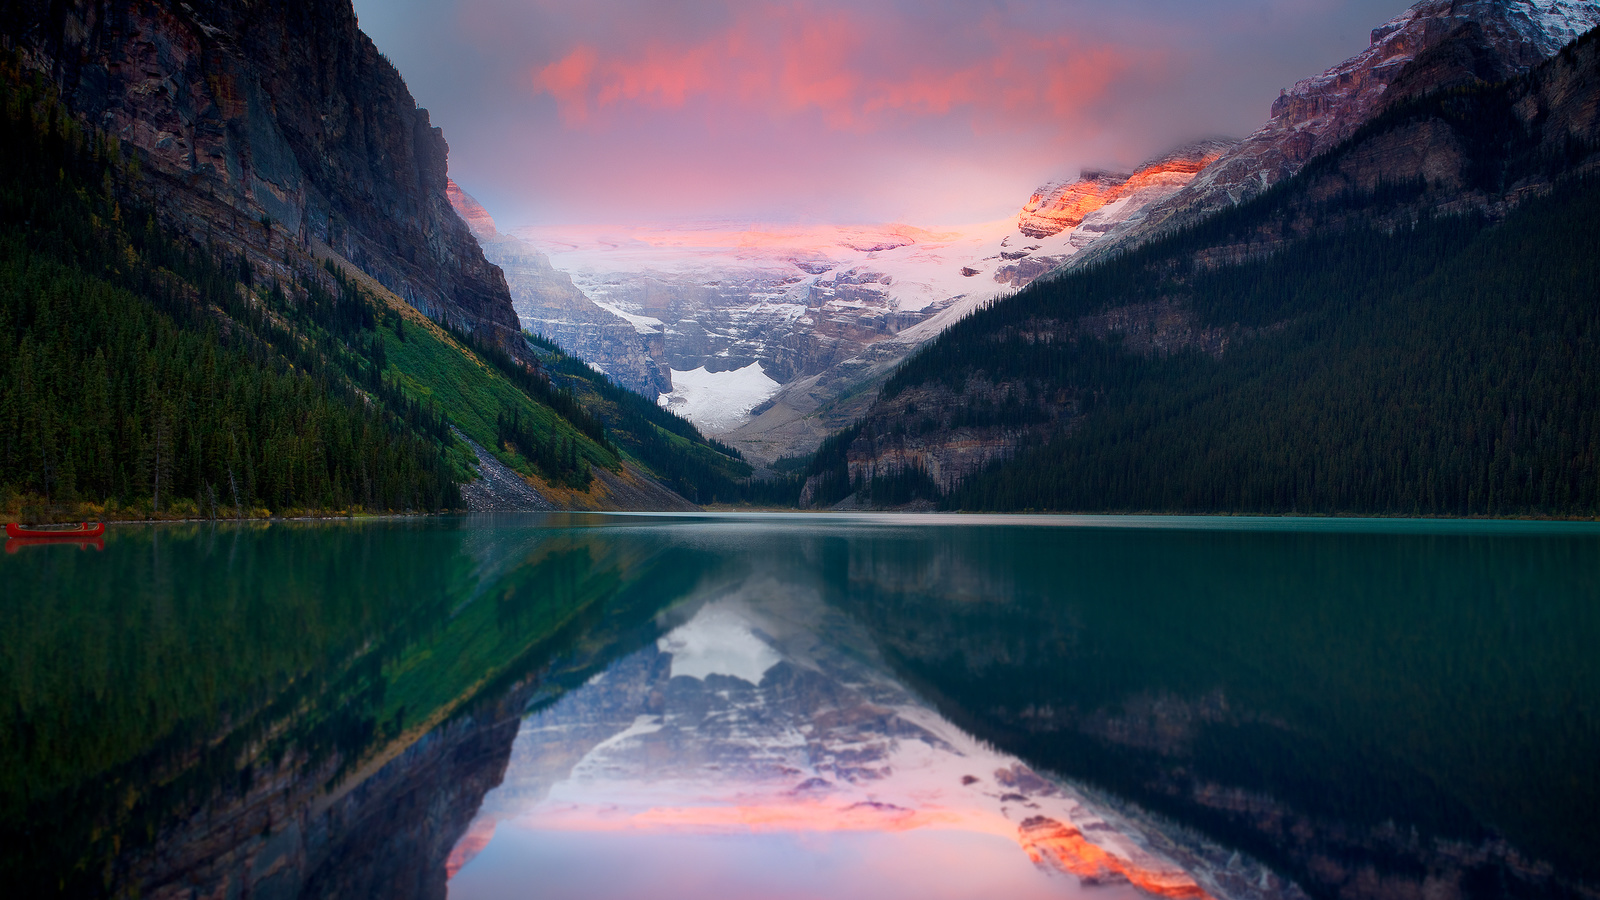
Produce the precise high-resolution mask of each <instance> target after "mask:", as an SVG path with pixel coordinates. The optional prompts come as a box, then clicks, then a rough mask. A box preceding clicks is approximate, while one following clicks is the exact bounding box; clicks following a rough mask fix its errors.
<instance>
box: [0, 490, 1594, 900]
mask: <svg viewBox="0 0 1600 900" xmlns="http://www.w3.org/2000/svg"><path fill="white" fill-rule="evenodd" d="M957 521H959V524H954V525H953V524H950V523H951V522H952V520H951V519H948V518H933V519H917V518H905V517H875V518H867V517H859V518H847V519H836V518H835V519H829V518H821V517H785V516H774V517H715V516H708V517H677V518H651V517H634V518H627V517H601V516H587V517H530V518H509V519H474V520H464V521H463V520H434V521H425V522H406V521H402V522H370V523H356V524H335V525H327V524H318V525H310V524H305V525H298V524H291V525H283V524H279V525H273V526H270V527H256V526H244V527H219V528H211V527H195V526H184V527H162V528H150V529H113V531H112V532H111V533H110V534H109V535H108V536H107V538H106V540H105V546H104V549H103V551H102V552H94V551H92V550H91V551H90V552H84V551H82V550H80V549H77V548H73V547H49V546H42V547H34V546H25V547H19V548H17V552H16V553H9V552H8V553H6V554H0V584H3V585H4V588H5V590H4V594H3V596H0V695H3V696H4V697H5V698H6V699H7V701H8V702H7V703H6V704H4V705H0V867H3V871H5V872H6V873H7V875H8V877H9V878H10V881H9V884H11V885H15V888H16V889H17V890H18V891H19V892H20V893H21V894H22V895H25V896H50V895H55V894H71V895H81V896H103V895H126V896H132V895H135V894H137V895H140V896H152V895H153V896H171V897H180V896H181V897H188V896H194V895H201V894H203V895H207V896H245V895H248V896H273V897H278V896H283V897H287V896H296V895H298V896H307V897H313V896H329V895H341V896H375V895H383V896H394V897H413V896H416V897H423V896H426V897H440V896H443V895H445V894H446V893H447V892H448V893H451V894H455V895H457V896H460V897H496V896H508V895H510V894H516V895H518V896H525V895H529V894H533V895H538V896H574V897H578V896H582V897H603V896H638V895H639V894H641V893H644V892H646V891H648V892H650V893H653V894H663V895H666V896H677V895H688V894H696V895H702V894H716V895H728V896H750V895H767V894H770V895H773V896H818V895H827V896H844V897H848V896H867V895H869V894H870V895H873V896H875V897H882V896H903V895H907V894H925V895H927V896H933V897H941V896H945V897H965V896H981V895H989V894H1004V895H1014V896H1022V897H1027V896H1064V895H1065V896H1071V895H1085V896H1094V897H1107V898H1110V897H1127V896H1141V895H1142V896H1149V895H1157V894H1166V895H1170V896H1199V895H1201V894H1202V893H1204V894H1207V895H1210V896H1214V897H1262V896H1297V895H1299V893H1300V892H1301V889H1302V888H1303V889H1304V890H1305V891H1306V892H1309V893H1311V894H1313V895H1325V896H1334V895H1338V896H1351V897H1363V896H1366V897H1384V896H1412V895H1416V896H1422V895H1426V896H1437V897H1457V896H1467V897H1472V896H1477V897H1498V896H1518V895H1522V896H1574V897H1583V896H1592V895H1593V891H1592V888H1591V887H1589V885H1592V884H1594V883H1596V881H1597V879H1600V827H1597V826H1596V825H1595V820H1594V817H1593V810H1594V809H1595V808H1600V767H1597V766H1595V765H1594V760H1595V759H1600V708H1597V707H1600V656H1597V655H1596V654H1594V652H1593V648H1594V647H1595V646H1596V645H1597V643H1600V529H1596V528H1595V527H1593V526H1558V525H1536V524H1498V523H1444V524H1438V523H1422V524H1418V523H1395V522H1387V523H1352V522H1324V523H1318V522H1295V521H1283V520H1267V521H1241V522H1230V521H1218V520H1205V521H1200V522H1196V521H1193V520H1164V519H1155V520H1137V519H1115V520H1096V519H1087V520H1027V522H1026V524H1019V522H1018V521H1017V520H1011V519H1003V518H1001V519H994V520H977V519H962V520H957ZM9 549H11V548H9V547H8V550H9ZM1254 860H1259V862H1255V861H1254ZM619 861H626V864H625V865H623V864H619Z"/></svg>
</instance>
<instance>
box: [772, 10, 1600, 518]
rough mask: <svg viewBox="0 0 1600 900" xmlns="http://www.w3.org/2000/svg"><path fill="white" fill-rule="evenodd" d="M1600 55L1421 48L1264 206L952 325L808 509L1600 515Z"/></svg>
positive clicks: (1468, 30)
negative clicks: (1379, 98) (1494, 76)
mask: <svg viewBox="0 0 1600 900" xmlns="http://www.w3.org/2000/svg"><path fill="white" fill-rule="evenodd" d="M1463 6H1464V5H1463ZM1432 8H1433V5H1432V4H1422V5H1421V6H1419V7H1418V9H1421V10H1428V9H1432ZM1496 8H1497V9H1498V8H1499V7H1496ZM1589 12H1592V11H1591V10H1585V14H1588V13H1589ZM1404 18H1405V17H1402V19H1404ZM1491 24H1493V23H1491ZM1456 33H1457V34H1458V35H1460V36H1461V37H1462V39H1463V40H1464V41H1466V42H1467V43H1466V44H1457V45H1454V47H1455V48H1457V49H1459V48H1460V47H1462V46H1477V44H1476V43H1474V42H1477V41H1478V40H1479V37H1480V36H1482V35H1486V34H1494V33H1496V32H1495V29H1493V28H1489V27H1481V26H1479V25H1476V24H1474V23H1471V22H1468V23H1465V24H1458V26H1457V28H1456ZM1433 46H1434V47H1435V49H1438V48H1441V47H1446V45H1445V44H1435V45H1433ZM1441 52H1444V51H1441ZM1448 52H1449V53H1450V54H1452V56H1451V58H1456V55H1457V52H1456V49H1450V50H1448ZM1519 52H1521V51H1519ZM1527 52H1530V53H1531V52H1534V50H1528V51H1527ZM1502 55H1503V56H1506V57H1511V58H1515V57H1516V54H1514V53H1511V52H1510V50H1509V49H1508V50H1506V51H1505V52H1504V53H1503V54H1502ZM1597 57H1600V54H1597V42H1596V39H1595V37H1594V32H1590V33H1588V34H1586V35H1585V36H1584V37H1583V38H1581V39H1580V40H1578V41H1577V42H1575V43H1573V44H1570V45H1568V46H1567V47H1566V48H1564V49H1562V50H1561V51H1560V52H1559V53H1557V54H1556V56H1555V57H1554V58H1552V59H1549V60H1547V61H1546V62H1544V63H1542V64H1540V65H1539V66H1537V67H1535V68H1533V69H1532V70H1530V71H1529V72H1527V73H1526V74H1524V75H1521V76H1517V77H1515V78H1512V79H1510V80H1506V81H1498V82H1490V81H1487V80H1484V79H1478V80H1477V81H1475V82H1471V83H1461V82H1460V81H1459V80H1457V77H1456V76H1457V75H1458V74H1459V70H1458V69H1456V68H1453V67H1450V66H1440V65H1439V64H1438V57H1437V56H1436V55H1434V54H1429V53H1423V54H1420V55H1418V56H1416V57H1415V58H1412V59H1411V60H1410V61H1409V62H1407V63H1405V64H1404V65H1402V66H1400V67H1399V70H1398V71H1395V72H1392V73H1389V75H1388V83H1389V84H1390V85H1391V86H1392V85H1410V87H1409V88H1408V90H1409V92H1410V96H1411V97H1412V99H1407V100H1402V101H1400V102H1397V103H1394V104H1391V105H1389V106H1384V107H1379V111H1378V112H1377V113H1376V114H1375V115H1374V116H1372V117H1371V118H1369V119H1367V120H1366V121H1365V122H1364V123H1362V124H1360V126H1359V127H1356V128H1354V129H1353V130H1351V131H1350V133H1349V136H1348V137H1347V138H1346V139H1345V140H1344V141H1343V142H1341V143H1338V144H1337V145H1335V146H1334V147H1333V148H1332V149H1330V150H1328V151H1327V152H1325V153H1323V154H1321V155H1319V156H1316V157H1314V158H1312V159H1311V160H1310V161H1309V162H1306V163H1305V164H1304V165H1301V166H1300V167H1299V170H1298V172H1297V173H1296V174H1295V175H1293V176H1291V177H1288V178H1286V179H1284V180H1281V181H1278V182H1277V183H1276V184H1275V185H1274V186H1273V187H1272V188H1271V189H1269V190H1266V191H1264V192H1262V193H1260V194H1259V195H1258V196H1256V198H1255V199H1253V200H1250V201H1247V202H1245V203H1242V204H1239V205H1236V206H1232V207H1229V208H1227V209H1225V210H1222V211H1221V212H1219V213H1214V214H1212V215H1211V216H1209V217H1203V218H1199V219H1198V221H1197V223H1196V224H1193V225H1190V226H1187V227H1186V228H1182V229H1179V230H1177V231H1173V232H1170V233H1168V234H1167V235H1166V236H1164V237H1161V238H1158V239H1154V240H1151V241H1149V242H1148V243H1145V244H1144V245H1142V246H1140V247H1139V248H1138V249H1135V250H1131V251H1126V252H1123V253H1121V254H1117V255H1109V256H1103V257H1102V258H1101V261H1100V262H1099V263H1098V264H1094V265H1085V266H1083V267H1081V268H1077V269H1075V270H1073V271H1070V272H1069V273H1067V274H1066V275H1063V276H1061V277H1057V278H1052V279H1048V280H1044V281H1040V282H1036V283H1035V284H1034V285H1033V287H1031V288H1030V289H1028V290H1025V291H1023V292H1021V293H1019V294H1018V295H1017V296H1015V297H1013V298H1010V299H1008V300H1005V301H1002V302H1000V303H997V304H995V305H994V306H992V307H990V308H988V309H986V310H984V311H982V312H980V313H978V314H975V315H973V316H972V317H970V318H968V319H967V320H965V321H963V322H961V323H960V324H958V325H956V326H953V327H952V328H951V329H949V330H948V331H946V332H945V333H944V334H943V335H942V336H941V337H940V338H939V339H938V340H936V341H935V342H933V343H932V344H930V345H929V346H928V347H927V348H925V349H924V350H923V351H922V352H921V353H919V354H918V355H917V356H915V357H913V358H912V359H910V360H909V361H908V362H907V363H906V364H905V365H904V366H903V367H902V368H901V369H900V370H898V371H897V373H896V374H895V375H894V376H893V377H892V378H891V379H889V380H888V381H887V382H886V383H885V386H884V388H883V390H882V391H881V392H880V394H879V396H878V398H877V399H876V400H875V402H874V404H873V407H872V409H871V411H870V412H869V413H868V414H867V415H866V416H865V417H864V418H863V420H862V421H861V422H859V423H858V424H857V425H856V426H854V427H853V428H852V429H850V430H847V431H845V432H842V433H841V434H840V435H838V436H836V437H835V438H833V439H830V441H829V442H828V443H827V444H825V445H824V446H823V449H822V450H821V451H819V454H818V458H817V460H816V461H815V462H814V463H813V465H812V468H811V471H810V478H809V483H808V487H807V492H806V495H805V498H804V499H805V501H806V502H808V503H812V504H819V505H828V504H832V503H834V502H837V501H838V500H840V499H842V498H846V497H847V496H850V495H854V498H855V499H854V500H853V501H852V502H867V503H871V504H874V505H886V504H887V505H895V504H899V503H904V502H908V501H911V500H914V499H917V498H921V500H922V501H923V502H928V501H937V502H941V503H944V504H947V505H951V506H958V507H964V508H1053V509H1114V510H1185V511H1197V512H1198V511H1230V512H1231V511H1246V510H1248V511H1261V512H1289V511H1296V510H1297V511H1301V512H1308V511H1318V512H1366V513H1433V514H1451V515H1464V514H1500V515H1503V514H1507V513H1513V512H1516V513H1525V514H1544V515H1587V514H1592V513H1593V511H1594V510H1595V509H1597V508H1600V486H1597V484H1596V479H1595V477H1594V475H1593V467H1592V466H1589V465H1588V464H1587V462H1585V460H1587V459H1590V458H1592V455H1593V454H1595V453H1596V452H1597V450H1600V448H1597V446H1596V441H1597V440H1600V424H1597V420H1596V418H1595V416H1596V414H1595V411H1594V406H1593V400H1592V398H1593V397H1594V396H1595V389H1596V387H1600V385H1596V384H1595V383H1594V379H1595V373H1596V372H1600V359H1597V358H1596V357H1595V355H1594V354H1595V352H1596V351H1595V343H1594V335H1595V333H1596V332H1595V331H1594V328H1595V324H1594V320H1593V316H1594V311H1593V308H1592V302H1591V301H1590V298H1592V297H1593V296H1594V290H1595V288H1594V284H1595V283H1596V278H1597V277H1600V271H1597V269H1600V265H1597V260H1596V257H1595V256H1594V254H1593V252H1592V246H1591V245H1592V237H1590V236H1591V235H1592V234H1593V233H1594V231H1593V229H1594V228H1596V227H1597V226H1596V223H1595V221H1594V216H1595V213H1594V209H1595V208H1596V205H1595V201H1596V198H1597V196H1600V195H1597V193H1596V192H1597V190H1600V188H1597V187H1596V184H1595V181H1594V178H1593V174H1592V173H1593V172H1594V170H1595V168H1596V167H1597V166H1600V154H1597V152H1596V151H1597V149H1600V115H1597V109H1600V58H1597ZM1440 73H1443V77H1444V78H1445V80H1444V81H1443V82H1441V85H1442V86H1441V88H1440V89H1439V90H1436V91H1432V92H1430V91H1428V90H1426V89H1425V86H1426V84H1427V83H1428V80H1429V79H1432V78H1435V77H1440ZM1336 80H1337V79H1336ZM1319 83H1320V82H1319ZM1248 143H1249V142H1247V144H1248ZM1226 163H1227V157H1224V158H1223V159H1222V160H1219V161H1218V162H1217V163H1214V164H1213V167H1212V168H1215V167H1216V166H1223V165H1225V164H1226ZM1208 171H1209V170H1208ZM1205 177H1206V173H1205V172H1202V173H1201V175H1200V176H1199V178H1197V179H1196V180H1195V182H1194V184H1195V185H1199V184H1201V179H1204V178H1205ZM1194 189H1195V188H1194V187H1193V185H1191V187H1190V188H1186V189H1185V190H1190V191H1192V190H1194ZM1178 196H1179V195H1176V194H1175V195H1174V198H1173V199H1174V200H1175V199H1176V198H1177V197H1178ZM1169 202H1171V201H1169ZM1157 212H1159V209H1158V210H1153V211H1152V212H1151V214H1150V215H1152V216H1154V215H1156V214H1157ZM1196 215H1197V216H1198V215H1199V214H1198V213H1196Z"/></svg>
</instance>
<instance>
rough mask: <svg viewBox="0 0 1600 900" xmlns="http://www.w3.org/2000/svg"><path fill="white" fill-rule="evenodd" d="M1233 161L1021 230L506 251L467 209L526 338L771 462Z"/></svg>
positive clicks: (695, 239)
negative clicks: (985, 312) (976, 313)
mask: <svg viewBox="0 0 1600 900" xmlns="http://www.w3.org/2000/svg"><path fill="white" fill-rule="evenodd" d="M1231 146H1232V144H1231V142H1227V141H1215V140H1212V141H1200V142H1196V143H1194V144H1191V145H1188V146H1185V147H1181V148H1178V149H1176V150H1174V151H1172V152H1170V153H1167V154H1164V155H1162V156H1160V157H1158V158H1156V159H1153V160H1150V161H1148V162H1145V163H1143V164H1141V165H1139V166H1137V167H1135V168H1133V170H1132V172H1131V174H1120V175H1110V174H1104V173H1085V176H1084V178H1083V179H1080V180H1079V181H1076V182H1062V183H1053V184H1049V185H1046V186H1044V187H1042V188H1040V189H1039V190H1038V191H1036V192H1035V193H1034V195H1033V196H1032V197H1031V198H1030V199H1029V200H1028V202H1027V203H1026V204H1025V205H1024V206H1023V207H1022V209H1021V211H1020V212H1019V214H1018V215H1017V216H1016V217H1014V218H1011V219H1005V220H1001V221H998V222H991V223H984V224H980V225H973V226H966V227H961V228H952V229H940V230H928V229H922V228H916V227H912V226H907V225H879V226H814V227H778V226H734V225H729V226H722V225H705V226H680V227H672V228H651V227H641V226H631V227H610V228H593V227H581V226H580V227H577V228H566V227H562V228H528V229H518V230H517V237H514V238H509V237H505V236H503V235H502V234H500V233H499V232H498V231H490V230H489V229H490V228H492V220H490V219H489V218H488V216H487V213H480V212H479V211H477V209H476V208H475V206H476V204H475V203H473V202H471V201H470V198H468V197H466V196H465V195H460V196H461V197H462V200H461V201H460V203H461V209H462V215H463V217H464V218H467V219H468V220H469V221H476V222H480V223H489V224H486V225H482V226H480V227H481V228H482V229H483V230H481V231H480V233H479V238H480V239H481V240H483V241H484V242H485V243H484V247H485V251H484V252H485V253H486V254H488V256H489V257H490V258H491V259H492V260H494V261H495V262H497V263H499V264H500V265H501V266H502V267H504V268H505V270H506V273H507V278H508V279H509V280H510V282H511V290H512V295H513V297H515V298H516V301H517V310H518V313H519V314H520V315H521V316H522V320H523V323H524V325H525V326H526V327H528V328H529V329H531V330H534V331H537V332H539V333H541V334H544V335H546V336H547V337H550V338H552V339H553V340H556V341H557V342H559V343H561V344H562V345H563V346H565V347H568V348H569V349H571V350H573V351H574V352H575V353H576V354H577V355H578V356H579V357H581V358H583V359H585V360H587V361H589V362H591V363H593V364H594V365H596V366H598V367H599V368H601V369H602V370H604V371H606V372H607V373H609V374H611V375H612V376H613V377H615V378H617V379H618V380H619V382H621V383H623V384H627V385H629V386H631V387H635V388H636V389H641V390H643V389H645V388H648V387H650V386H652V385H659V387H658V390H659V392H660V393H661V394H662V395H664V397H663V402H665V403H668V404H669V405H670V406H671V408H673V409H675V410H679V411H681V412H682V413H683V414H684V415H685V416H686V417H687V418H689V419H690V420H692V421H694V422H695V424H696V425H698V426H699V427H701V428H703V429H705V430H707V431H709V432H711V433H713V434H716V435H718V437H719V438H720V439H722V440H724V441H726V442H728V443H730V444H732V445H734V446H736V447H738V448H740V449H741V450H742V451H744V452H746V453H748V454H750V455H751V456H752V457H753V458H758V459H761V460H764V461H768V462H770V461H772V460H774V459H777V458H779V457H783V456H786V455H795V454H801V453H809V452H810V451H811V450H813V449H815V447H816V445H817V444H818V443H819V442H820V441H821V440H822V438H823V437H825V436H826V435H827V434H828V433H829V432H830V431H831V430H834V429H837V428H839V427H842V426H843V425H845V424H848V423H849V422H850V421H851V420H852V419H853V418H854V417H855V416H857V415H860V413H861V412H863V411H864V409H865V407H864V405H862V403H863V401H864V400H866V399H868V398H870V396H871V392H872V389H873V388H874V387H875V386H876V385H877V384H878V383H880V382H881V381H882V379H883V378H884V377H886V376H887V375H888V373H889V372H890V371H892V369H893V368H894V366H895V365H897V364H898V363H899V362H900V361H901V360H903V359H905V357H906V356H907V355H908V354H910V353H911V352H912V351H913V350H915V349H916V348H917V347H918V346H920V345H921V344H922V343H923V342H925V341H927V340H928V339H930V338H931V337H933V336H935V335H937V334H938V333H939V332H940V331H942V330H943V329H944V328H945V327H948V326H949V325H950V324H951V323H953V322H955V321H958V320H959V319H960V318H961V317H962V316H965V315H967V314H968V313H970V312H971V311H972V310H974V309H976V308H978V307H979V306H981V305H983V304H984V303H987V302H988V301H990V300H993V299H994V298H996V297H999V296H1002V295H1003V294H1005V293H1007V292H1009V291H1011V290H1015V289H1017V288H1020V287H1023V286H1025V285H1027V284H1028V283H1029V282H1031V281H1032V280H1034V279H1035V278H1037V277H1039V276H1040V275H1043V274H1044V273H1046V272H1049V271H1051V270H1053V269H1055V268H1056V267H1058V266H1059V265H1061V264H1062V263H1063V262H1064V261H1065V260H1067V259H1069V258H1071V257H1072V256H1073V255H1074V254H1076V253H1078V252H1080V251H1081V250H1082V249H1083V248H1084V247H1086V246H1089V245H1090V244H1092V243H1093V242H1094V241H1095V240H1097V239H1098V238H1099V237H1100V236H1101V235H1103V234H1105V233H1106V232H1108V231H1109V230H1111V229H1113V228H1115V227H1117V226H1119V225H1121V224H1123V223H1125V222H1127V221H1129V220H1136V219H1138V218H1139V217H1140V216H1141V215H1143V213H1144V211H1145V210H1146V209H1148V208H1149V207H1150V206H1151V205H1152V204H1154V203H1156V202H1158V201H1159V200H1161V199H1163V198H1165V197H1167V196H1168V195H1170V194H1171V193H1172V192H1173V191H1176V190H1178V189H1179V188H1181V187H1183V185H1185V184H1187V183H1188V181H1189V179H1191V178H1193V177H1194V175H1195V174H1196V173H1197V172H1199V171H1200V170H1202V169H1203V168H1204V167H1205V166H1206V165H1207V164H1208V163H1210V162H1212V161H1213V160H1215V159H1217V157H1218V156H1220V155H1221V154H1222V153H1223V152H1224V151H1226V150H1227V149H1228V148H1229V147H1231ZM552 266H553V267H554V270H555V271H552V268H551V267H552ZM568 275H570V280H569V279H568ZM641 348H643V352H641ZM656 367H660V368H659V369H657V368H656ZM658 371H659V372H660V375H657V372H658Z"/></svg>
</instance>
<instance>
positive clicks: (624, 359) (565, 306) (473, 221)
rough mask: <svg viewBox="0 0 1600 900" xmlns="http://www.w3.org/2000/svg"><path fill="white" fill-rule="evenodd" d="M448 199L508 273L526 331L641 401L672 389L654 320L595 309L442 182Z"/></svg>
mask: <svg viewBox="0 0 1600 900" xmlns="http://www.w3.org/2000/svg"><path fill="white" fill-rule="evenodd" d="M447 196H448V197H449V199H450V205H451V206H453V207H454V208H455V211H456V214H457V215H459V216H460V217H461V219H462V221H464V222H466V223H467V227H469V228H470V229H472V234H473V236H474V237H476V238H477V239H478V244H479V246H481V247H482V248H483V255H484V258H485V259H487V260H488V261H489V262H491V263H494V264H495V265H497V266H499V267H500V269H501V271H503V272H504V273H505V276H506V284H507V286H508V287H510V289H511V298H512V305H513V307H514V308H515V309H516V312H517V316H518V318H519V319H520V320H521V323H522V327H523V328H524V329H525V330H528V331H532V332H534V333H535V334H539V335H542V336H544V337H547V338H549V339H550V340H553V341H555V342H556V343H557V344H560V345H561V346H562V348H564V349H566V350H567V351H569V352H571V353H574V354H576V355H577V356H578V357H580V358H581V359H583V360H584V361H586V362H588V363H589V364H590V365H592V366H594V367H595V368H597V369H599V370H600V371H602V372H605V373H606V374H607V375H609V376H611V378H612V379H613V380H614V381H616V382H617V383H618V384H621V385H623V386H624V387H627V388H630V389H632V390H635V391H638V392H639V393H641V394H644V395H645V396H652V397H653V396H656V395H658V394H661V393H664V392H667V391H670V390H672V376H671V373H670V370H669V369H668V367H667V364H666V360H665V351H666V348H665V345H664V344H663V342H662V334H661V330H660V327H659V326H660V323H659V322H656V321H654V320H638V319H637V318H635V317H629V316H627V315H626V314H619V313H617V312H615V311H612V310H608V309H605V308H603V307H601V306H598V305H596V304H595V303H593V302H591V301H590V300H589V298H588V297H585V296H584V294H583V291H580V290H578V288H577V287H576V286H574V285H573V283H572V278H571V277H570V276H569V275H567V274H566V273H564V272H558V271H556V269H555V268H554V267H553V266H551V265H550V259H549V257H547V256H545V255H544V254H543V253H541V252H539V251H538V250H537V249H535V248H533V247H532V246H529V245H528V244H527V243H525V242H523V241H521V240H519V239H517V238H515V237H513V236H511V235H509V234H505V233H503V232H501V231H500V230H499V228H498V227H497V226H496V225H495V221H494V218H493V217H492V216H491V215H490V214H489V211H488V210H486V209H484V207H483V204H481V203H479V202H478V201H477V200H475V199H474V198H473V197H472V195H471V194H468V193H467V192H466V191H463V190H462V189H461V188H460V186H459V185H457V184H456V183H455V181H454V180H451V181H450V182H449V183H448V185H447Z"/></svg>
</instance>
